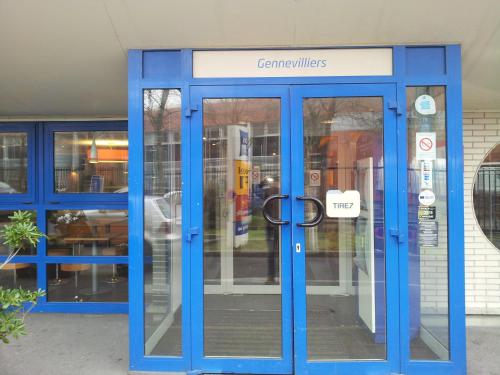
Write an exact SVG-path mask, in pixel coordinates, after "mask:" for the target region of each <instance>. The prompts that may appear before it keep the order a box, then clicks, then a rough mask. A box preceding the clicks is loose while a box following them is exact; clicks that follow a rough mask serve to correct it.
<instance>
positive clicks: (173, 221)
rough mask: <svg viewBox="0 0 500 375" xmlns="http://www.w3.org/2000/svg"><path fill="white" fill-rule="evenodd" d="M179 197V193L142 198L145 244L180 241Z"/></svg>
mask: <svg viewBox="0 0 500 375" xmlns="http://www.w3.org/2000/svg"><path fill="white" fill-rule="evenodd" d="M181 197H182V195H181V192H180V191H172V192H170V193H167V194H165V195H164V196H160V197H159V196H151V195H146V196H145V197H144V212H145V217H144V240H145V241H146V242H147V243H149V244H150V245H151V244H152V243H153V241H162V240H168V241H176V240H180V239H181V230H182V228H181V223H182V212H181V211H182V210H181Z"/></svg>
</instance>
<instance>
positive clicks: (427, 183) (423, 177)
mask: <svg viewBox="0 0 500 375" xmlns="http://www.w3.org/2000/svg"><path fill="white" fill-rule="evenodd" d="M420 189H422V190H423V189H432V161H430V160H423V161H422V162H421V164H420Z"/></svg>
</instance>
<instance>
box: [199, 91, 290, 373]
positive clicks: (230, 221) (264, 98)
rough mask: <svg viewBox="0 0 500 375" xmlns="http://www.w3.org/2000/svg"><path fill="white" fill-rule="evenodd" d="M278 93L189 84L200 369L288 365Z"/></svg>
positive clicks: (286, 236)
mask: <svg viewBox="0 0 500 375" xmlns="http://www.w3.org/2000/svg"><path fill="white" fill-rule="evenodd" d="M287 94H288V90H287V89H286V88H276V87H275V88H273V87H265V88H262V87H259V88H257V87H226V88H223V87H197V88H195V89H194V90H193V91H192V97H191V101H192V102H193V104H194V105H195V106H197V107H198V108H200V109H201V110H200V111H196V112H194V113H193V117H192V120H191V123H192V127H191V129H192V131H191V137H192V145H193V146H192V151H191V152H192V159H193V161H194V167H193V171H192V173H193V174H195V175H196V176H197V177H195V179H197V180H199V183H195V184H193V185H192V194H193V211H192V215H191V218H192V219H191V227H192V228H193V227H196V228H200V230H199V231H200V236H196V237H194V238H193V242H192V248H193V251H192V256H193V269H192V272H193V278H192V280H193V290H194V294H193V304H194V306H193V314H192V316H193V333H192V337H193V363H194V366H195V368H201V369H203V371H208V372H227V373H258V374H265V373H272V374H280V373H291V372H292V358H291V352H292V350H291V345H292V326H291V294H290V286H291V285H290V283H291V275H290V270H291V254H290V251H289V249H290V247H289V246H290V243H291V242H290V225H289V224H288V223H289V221H290V203H289V198H288V197H289V193H290V178H289V174H290V172H289V153H290V136H289V127H288V122H287V121H288V112H287V110H288V100H287ZM200 156H201V157H200ZM266 217H267V219H266ZM287 245H288V246H287ZM285 249H288V252H286V251H284V250H285Z"/></svg>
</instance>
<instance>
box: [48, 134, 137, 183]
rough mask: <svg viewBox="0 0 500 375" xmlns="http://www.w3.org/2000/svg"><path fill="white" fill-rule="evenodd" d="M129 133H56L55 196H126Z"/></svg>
mask: <svg viewBox="0 0 500 375" xmlns="http://www.w3.org/2000/svg"><path fill="white" fill-rule="evenodd" d="M127 137H128V136H127V132H126V131H109V130H103V131H78V132H55V134H54V167H55V170H54V179H55V180H54V188H55V192H56V193H126V192H127V191H128V182H127V181H128V138H127Z"/></svg>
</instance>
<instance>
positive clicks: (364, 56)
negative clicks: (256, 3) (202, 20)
mask: <svg viewBox="0 0 500 375" xmlns="http://www.w3.org/2000/svg"><path fill="white" fill-rule="evenodd" d="M390 75H392V48H352V49H340V48H339V49H297V50H233V51H193V77H194V78H237V77H242V78H249V77H253V78H258V77H326V76H390Z"/></svg>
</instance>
